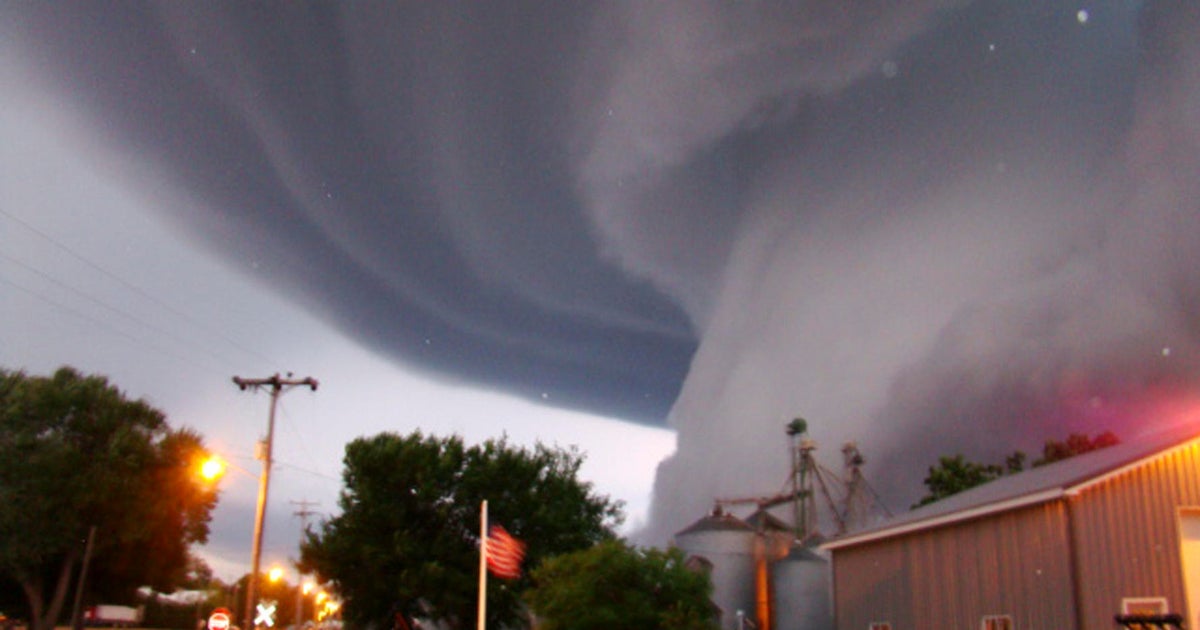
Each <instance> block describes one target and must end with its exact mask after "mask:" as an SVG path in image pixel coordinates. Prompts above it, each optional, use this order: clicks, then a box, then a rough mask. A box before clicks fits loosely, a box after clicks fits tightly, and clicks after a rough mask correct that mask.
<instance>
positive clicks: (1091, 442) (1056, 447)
mask: <svg viewBox="0 0 1200 630" xmlns="http://www.w3.org/2000/svg"><path fill="white" fill-rule="evenodd" d="M1119 442H1120V440H1119V439H1117V436H1116V434H1114V433H1113V432H1112V431H1105V432H1104V433H1101V434H1099V435H1097V436H1096V437H1094V438H1088V436H1087V435H1086V434H1083V433H1072V434H1070V435H1068V436H1067V439H1065V440H1061V441H1060V440H1046V444H1045V445H1044V446H1042V457H1041V458H1040V459H1038V460H1036V461H1034V462H1033V465H1034V466H1044V465H1046V464H1051V463H1054V462H1057V461H1059V460H1063V459H1067V458H1069V457H1074V456H1076V455H1082V454H1084V453H1088V452H1091V451H1095V450H1098V449H1102V448H1107V447H1109V446H1114V445H1116V444H1117V443H1119Z"/></svg>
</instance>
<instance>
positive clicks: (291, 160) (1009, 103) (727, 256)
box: [0, 0, 1200, 542]
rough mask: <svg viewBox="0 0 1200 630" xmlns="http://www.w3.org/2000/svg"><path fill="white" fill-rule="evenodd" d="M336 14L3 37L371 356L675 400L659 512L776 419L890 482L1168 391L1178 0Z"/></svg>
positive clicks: (1180, 374)
mask: <svg viewBox="0 0 1200 630" xmlns="http://www.w3.org/2000/svg"><path fill="white" fill-rule="evenodd" d="M363 6H364V5H350V4H295V3H289V4H203V5H189V4H180V3H164V4H161V5H147V4H135V5H112V4H106V5H104V6H103V7H100V6H94V5H92V4H86V3H83V4H65V3H54V4H44V5H39V4H30V5H19V6H18V5H11V4H10V5H5V6H4V8H3V12H4V14H5V17H6V18H10V19H6V20H5V22H6V25H5V26H3V27H0V28H4V29H5V31H4V32H5V33H8V34H10V35H11V36H12V37H13V38H17V39H18V40H19V42H20V46H19V48H18V49H19V50H20V51H21V53H22V55H23V63H25V64H26V65H28V66H30V67H31V68H33V69H34V71H35V72H38V73H40V74H41V75H43V76H46V77H49V78H50V80H52V81H53V82H54V83H55V84H56V85H57V86H58V89H59V90H60V91H61V93H62V94H64V97H65V98H67V99H69V100H70V102H72V103H73V104H75V107H77V108H78V109H79V111H80V112H81V114H82V115H83V116H84V117H85V118H87V119H88V120H90V121H91V122H92V126H93V128H94V129H95V130H96V133H97V134H98V135H99V137H100V139H101V140H102V141H104V142H106V143H108V144H111V145H114V146H118V147H124V149H125V150H126V151H127V152H128V153H129V154H130V155H131V156H132V157H134V158H135V159H136V162H137V166H136V167H129V166H126V167H122V168H124V169H125V173H126V176H128V177H131V178H138V179H140V180H141V181H142V182H143V183H144V184H145V187H146V188H147V190H148V192H147V194H151V195H156V197H155V198H156V199H157V200H158V202H159V205H160V206H161V207H162V208H163V210H164V211H165V212H171V213H173V216H174V217H175V218H176V219H177V220H178V221H180V222H181V223H183V224H185V225H186V226H187V227H188V228H190V229H192V230H195V231H196V232H197V233H199V234H202V235H204V236H205V238H206V239H207V241H208V242H209V243H211V244H212V245H213V246H215V247H218V248H220V249H221V250H222V251H223V252H224V253H226V254H227V256H228V258H229V259H230V260H233V261H235V264H237V265H238V266H239V267H241V268H244V269H246V270H247V272H248V273H254V274H258V275H260V276H261V277H262V278H263V279H264V280H265V281H269V282H271V283H272V284H275V285H279V286H282V287H283V288H284V289H285V290H286V291H288V292H289V293H290V294H291V295H293V296H296V297H297V298H298V299H301V300H302V301H304V302H305V303H306V304H308V305H309V306H310V307H311V308H313V309H315V310H317V311H319V312H321V313H323V314H324V315H325V316H326V317H327V318H329V319H330V320H331V321H334V322H336V323H337V324H338V325H339V326H340V327H341V328H342V329H343V330H345V331H347V332H348V333H350V334H351V335H353V336H354V337H355V338H357V339H359V340H361V341H363V342H364V343H366V344H367V345H369V346H371V347H374V348H377V349H378V350H380V351H381V352H383V353H386V354H388V355H390V356H394V357H398V358H402V359H405V360H406V361H409V362H411V363H414V364H416V365H420V366H424V367H425V368H427V369H430V370H434V371H436V372H438V373H441V374H443V375H447V376H450V377H456V378H462V379H464V380H468V381H472V382H477V383H484V384H487V385H490V386H493V387H497V388H502V389H508V390H513V391H518V392H521V393H523V394H525V395H527V396H534V397H537V396H540V394H541V393H542V392H548V393H549V394H550V399H551V401H552V402H556V403H558V404H563V405H569V406H581V407H585V408H589V409H592V410H597V411H602V412H606V413H611V414H615V415H618V416H621V417H625V418H630V419H635V420H639V421H648V422H658V421H661V420H662V418H663V415H664V412H665V410H666V409H667V407H668V406H672V401H674V404H673V406H672V407H671V412H670V418H669V422H670V424H671V426H672V427H673V428H675V429H676V430H677V431H678V433H679V450H678V452H677V454H676V455H675V456H674V458H673V459H672V460H670V461H668V462H666V463H665V464H664V465H663V466H662V467H661V468H660V471H659V477H658V481H657V487H656V492H657V496H656V507H655V509H656V516H655V519H656V521H657V524H656V527H657V533H658V534H662V533H669V532H670V531H671V530H672V529H671V528H677V526H679V525H682V524H684V523H685V522H686V520H689V519H690V518H694V516H697V515H699V514H700V513H701V512H702V511H703V510H704V509H705V508H706V507H707V505H706V504H707V502H708V501H709V500H710V499H711V497H712V496H714V495H737V494H744V493H747V492H750V493H757V492H759V491H770V490H772V489H773V488H772V487H771V484H772V483H774V482H775V481H776V480H777V479H778V478H779V476H780V475H782V472H783V471H782V465H781V464H780V463H779V461H778V460H779V459H783V460H784V461H786V458H785V457H783V456H782V455H781V456H780V458H773V457H768V456H764V455H763V454H764V452H769V451H765V449H766V448H767V445H770V444H780V443H782V442H783V440H782V437H781V436H782V426H783V425H784V423H786V421H787V420H789V419H790V418H791V417H793V416H795V415H803V416H806V417H808V418H809V419H810V421H811V422H810V426H811V427H812V428H813V433H814V435H815V437H817V438H818V439H820V440H824V441H825V444H824V446H825V448H827V449H829V450H830V451H833V450H834V449H835V448H836V447H835V444H836V441H839V440H842V439H858V440H860V441H861V442H863V447H864V450H865V451H866V452H867V453H868V456H869V458H873V459H871V461H872V462H873V463H874V464H873V465H876V466H878V468H877V469H876V471H877V472H878V471H883V474H882V475H881V477H883V478H884V479H886V480H887V481H886V483H887V485H888V490H889V491H890V492H889V496H891V497H892V498H893V499H894V500H895V502H896V504H897V505H907V504H908V503H910V502H911V501H912V500H913V499H914V498H915V497H913V496H908V495H906V493H912V492H913V491H914V485H916V486H919V477H920V475H921V473H922V472H923V470H924V466H925V465H926V464H927V462H929V461H932V458H934V457H935V456H936V455H937V454H939V453H943V452H947V451H951V450H955V449H960V448H962V449H967V450H970V451H971V453H973V454H979V455H994V454H1001V453H1002V452H1003V451H1005V450H1007V449H1010V448H1012V447H1024V448H1029V447H1030V446H1036V445H1037V444H1040V442H1041V441H1042V440H1044V439H1046V438H1049V437H1057V436H1061V435H1062V434H1063V433H1064V432H1065V431H1067V430H1089V431H1090V430H1094V429H1098V428H1107V427H1110V426H1111V427H1117V426H1118V425H1120V424H1122V423H1125V424H1128V425H1130V426H1132V425H1136V424H1139V423H1140V424H1146V423H1148V422H1150V420H1147V419H1146V418H1145V411H1146V410H1148V409H1162V408H1163V407H1162V406H1160V405H1159V402H1161V400H1163V399H1164V397H1165V398H1170V397H1172V396H1174V397H1175V398H1176V399H1178V398H1179V396H1178V395H1179V394H1180V392H1186V391H1188V390H1189V389H1194V387H1195V385H1196V384H1197V365H1200V341H1198V339H1200V331H1198V329H1197V326H1198V324H1197V322H1200V298H1198V297H1197V296H1198V295H1200V291H1198V290H1197V282H1196V275H1195V269H1196V268H1197V263H1200V260H1197V252H1200V229H1198V224H1197V222H1198V219H1197V217H1198V216H1200V209H1198V208H1197V206H1196V203H1197V202H1196V200H1197V199H1198V198H1200V190H1198V189H1197V187H1198V186H1200V184H1198V183H1197V182H1198V181H1200V178H1197V177H1195V174H1196V173H1197V172H1200V162H1198V159H1200V148H1198V147H1200V139H1198V137H1197V132H1196V130H1197V129H1200V122H1198V121H1197V114H1196V112H1197V111H1200V108H1198V106H1197V103H1198V102H1200V79H1198V78H1197V75H1196V72H1197V70H1196V68H1200V53H1198V52H1197V46H1198V44H1197V43H1196V42H1198V41H1200V18H1198V17H1197V11H1198V10H1200V9H1197V8H1196V5H1195V3H1188V2H1169V1H1162V2H1132V1H1129V0H1104V1H1097V2H1090V3H1088V4H1087V6H1081V5H1080V4H1078V3H1076V2H1068V1H1065V0H1034V1H1029V2H1018V1H1012V0H994V1H979V2H951V1H943V2H937V1H932V0H931V1H925V2H920V1H917V2H873V1H865V0H864V1H861V2H852V1H846V0H829V1H826V2H818V1H814V2H795V3H778V4H776V3H755V2H736V3H735V2H698V1H690V0H689V1H678V2H677V1H673V0H660V1H658V2H646V3H615V2H614V3H579V4H575V3H567V2H550V3H544V4H536V5H533V4H514V3H482V2H481V3H470V4H468V3H450V2H436V3H405V4H388V5H375V6H371V7H370V8H369V9H363V8H362V7H363ZM147 7H155V9H154V10H147ZM114 168H116V167H114ZM693 351H695V355H694V357H693ZM685 371H686V372H687V379H686V383H684V385H683V386H682V389H680V383H681V381H682V380H683V378H684V373H685ZM677 391H678V392H680V394H679V397H678V398H677V399H676V398H675V394H676V392H677ZM1139 410H1140V411H1139ZM1155 417H1158V416H1155ZM1127 433H1128V432H1127ZM735 438H736V439H735ZM661 540H662V539H661V537H660V538H658V539H657V540H655V542H659V541H661Z"/></svg>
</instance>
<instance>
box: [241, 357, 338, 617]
mask: <svg viewBox="0 0 1200 630" xmlns="http://www.w3.org/2000/svg"><path fill="white" fill-rule="evenodd" d="M233 383H234V384H235V385H237V386H238V387H239V388H241V390H242V391H246V390H247V389H251V388H253V389H256V390H257V389H259V388H263V387H270V388H271V411H270V414H269V415H268V416H267V439H266V440H263V441H262V442H259V444H260V445H261V448H260V449H259V451H260V452H259V459H261V460H262V463H263V470H262V475H260V476H259V478H258V508H257V509H256V510H255V512H254V547H253V551H252V555H253V560H252V561H251V563H250V580H249V583H248V584H247V585H246V617H245V625H243V626H242V627H243V628H245V629H246V630H252V629H253V628H254V618H255V615H254V613H255V604H257V603H258V601H257V599H258V569H259V561H260V560H261V558H262V536H263V524H264V521H266V516H267V490H268V489H269V488H270V485H271V464H272V459H271V447H272V445H273V443H274V441H275V406H276V403H278V402H279V395H280V394H281V393H282V392H283V391H284V388H291V387H296V386H299V385H307V386H308V387H310V388H312V390H313V391H314V392H315V391H317V380H316V379H315V378H312V377H311V376H310V377H306V378H303V379H293V378H292V374H291V373H290V372H289V373H288V375H287V378H283V377H281V376H279V375H278V374H275V375H274V376H271V377H269V378H241V377H240V376H235V377H233Z"/></svg>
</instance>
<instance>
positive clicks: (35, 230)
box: [0, 209, 277, 365]
mask: <svg viewBox="0 0 1200 630" xmlns="http://www.w3.org/2000/svg"><path fill="white" fill-rule="evenodd" d="M0 215H3V216H4V217H7V218H8V219H9V220H11V221H13V222H14V223H16V224H18V225H20V226H21V227H23V228H25V229H26V230H28V231H29V232H31V233H33V234H35V235H37V236H38V237H39V238H41V239H42V240H44V241H46V242H47V243H50V244H51V245H53V246H54V247H56V248H57V249H58V250H60V251H62V252H64V253H65V254H67V255H68V256H70V257H71V258H74V259H75V260H77V261H79V262H80V263H83V264H84V265H86V266H88V267H90V268H91V269H93V270H95V271H96V272H97V273H99V274H101V275H103V276H105V277H107V278H109V279H111V280H112V281H114V282H116V283H118V284H120V285H121V286H122V287H125V288H126V289H127V290H129V291H132V292H133V293H136V294H137V295H138V296H140V297H142V298H143V299H145V300H148V301H150V302H151V303H153V304H155V305H157V306H158V307H159V308H162V309H164V310H166V311H167V312H169V313H171V314H172V315H175V316H176V317H179V318H181V319H183V320H184V321H186V322H188V323H189V324H191V325H193V326H195V327H196V328H197V329H199V330H201V331H204V332H205V333H208V334H210V335H213V336H215V337H217V338H218V339H221V340H222V341H224V342H225V343H227V344H229V345H230V346H232V347H233V348H234V349H236V350H238V351H240V352H243V353H245V354H246V355H248V356H252V357H254V358H256V359H258V360H259V361H262V362H264V363H265V364H268V365H277V362H275V361H273V360H272V359H270V358H268V357H266V356H265V355H263V354H261V353H259V352H256V351H254V350H252V349H250V348H247V347H245V346H243V345H242V344H240V343H239V342H237V341H236V340H234V339H231V338H230V337H228V336H227V335H225V334H224V333H223V332H221V331H220V330H217V329H215V328H211V327H209V326H206V325H205V324H204V323H203V322H201V321H200V320H198V319H196V318H195V317H192V316H191V315H189V314H188V313H187V312H186V311H184V310H181V309H177V308H175V307H173V306H171V305H170V304H167V303H166V302H164V301H163V300H161V299H159V298H157V297H155V296H154V295H152V294H150V293H148V292H147V291H145V290H143V289H142V288H141V287H138V286H137V285H135V284H133V283H131V282H129V281H127V280H125V279H124V278H122V277H121V276H120V275H118V274H116V273H113V272H111V271H109V270H108V269H105V268H104V267H101V266H100V265H98V264H96V263H94V262H92V261H91V260H89V259H88V258H86V257H84V256H82V255H81V254H78V253H76V252H75V250H73V249H71V248H70V247H68V246H66V245H64V244H63V243H61V242H59V241H58V240H56V239H55V238H54V237H52V236H50V235H49V234H46V233H45V232H43V231H41V230H39V229H38V228H37V227H35V226H33V225H31V224H29V223H28V222H26V221H24V220H22V219H20V218H18V217H16V216H13V215H12V214H10V213H8V212H6V211H4V210H2V209H0ZM22 266H26V265H22ZM26 267H27V266H26ZM27 268H28V267H27ZM39 273H40V272H39Z"/></svg>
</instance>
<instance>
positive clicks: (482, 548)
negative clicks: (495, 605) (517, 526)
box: [479, 499, 488, 630]
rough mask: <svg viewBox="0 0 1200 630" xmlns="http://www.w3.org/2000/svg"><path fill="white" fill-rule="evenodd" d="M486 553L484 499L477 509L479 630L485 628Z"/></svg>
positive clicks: (485, 504) (486, 526) (485, 629)
mask: <svg viewBox="0 0 1200 630" xmlns="http://www.w3.org/2000/svg"><path fill="white" fill-rule="evenodd" d="M487 555H488V510H487V500H486V499H485V500H484V501H483V506H482V507H481V508H480V510H479V630H487Z"/></svg>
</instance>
